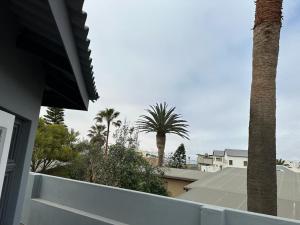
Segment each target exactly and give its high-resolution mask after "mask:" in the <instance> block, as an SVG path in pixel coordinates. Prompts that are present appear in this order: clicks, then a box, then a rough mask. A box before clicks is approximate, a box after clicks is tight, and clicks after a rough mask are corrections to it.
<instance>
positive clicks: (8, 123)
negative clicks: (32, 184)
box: [0, 110, 15, 198]
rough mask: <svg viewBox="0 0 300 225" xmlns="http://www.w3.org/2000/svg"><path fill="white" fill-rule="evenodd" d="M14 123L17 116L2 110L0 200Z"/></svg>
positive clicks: (0, 118) (0, 116)
mask: <svg viewBox="0 0 300 225" xmlns="http://www.w3.org/2000/svg"><path fill="white" fill-rule="evenodd" d="M14 121H15V116H13V115H11V114H9V113H6V112H3V111H1V110H0V198H1V193H2V187H3V181H4V177H5V171H6V165H7V158H8V154H9V149H10V142H11V137H12V132H13V127H14Z"/></svg>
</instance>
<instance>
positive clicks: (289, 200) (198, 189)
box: [178, 167, 300, 219]
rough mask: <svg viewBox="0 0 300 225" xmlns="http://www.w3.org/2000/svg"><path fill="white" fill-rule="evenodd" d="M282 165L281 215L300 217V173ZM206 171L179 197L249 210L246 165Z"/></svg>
mask: <svg viewBox="0 0 300 225" xmlns="http://www.w3.org/2000/svg"><path fill="white" fill-rule="evenodd" d="M278 168H279V169H278V171H277V183H278V215H279V216H282V217H287V218H292V219H300V173H294V172H292V171H290V170H288V169H286V168H285V167H278ZM204 174H206V175H205V176H200V178H199V179H198V180H197V181H196V182H193V183H191V184H189V185H187V186H186V189H189V191H188V192H186V193H184V194H182V195H180V196H178V198H179V199H185V200H190V201H195V202H200V203H205V204H212V205H218V206H222V207H229V208H234V209H241V210H246V206H247V189H246V187H247V186H246V182H247V170H246V169H238V168H226V169H223V170H222V171H219V172H216V173H204Z"/></svg>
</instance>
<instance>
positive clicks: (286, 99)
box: [66, 0, 300, 158]
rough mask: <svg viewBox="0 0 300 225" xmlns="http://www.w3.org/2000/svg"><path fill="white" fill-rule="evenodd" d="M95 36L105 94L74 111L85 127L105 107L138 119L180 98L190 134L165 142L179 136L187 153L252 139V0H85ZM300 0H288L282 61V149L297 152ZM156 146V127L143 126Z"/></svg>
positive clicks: (146, 145) (170, 146) (173, 143)
mask: <svg viewBox="0 0 300 225" xmlns="http://www.w3.org/2000/svg"><path fill="white" fill-rule="evenodd" d="M84 7H85V11H87V13H88V20H87V23H88V26H89V27H90V33H89V38H90V39H91V49H92V57H93V65H94V72H95V76H96V83H97V87H98V91H99V93H100V96H101V97H100V100H99V101H97V102H96V103H94V104H90V108H89V112H88V113H86V112H79V111H67V118H66V120H67V123H69V124H70V126H72V127H74V128H76V129H78V130H80V131H81V133H82V134H83V135H84V134H86V131H87V130H88V128H89V127H90V126H91V124H92V121H93V117H94V115H95V114H96V113H97V112H98V111H99V110H102V109H104V108H106V107H113V108H115V109H116V110H118V111H120V112H121V118H127V119H128V120H130V121H132V122H134V121H136V119H137V118H138V116H139V115H141V114H143V113H144V109H145V108H147V106H148V105H150V104H155V103H156V102H162V101H166V102H168V103H169V105H172V106H176V109H177V112H178V113H180V114H182V115H183V117H184V118H185V119H187V120H188V122H189V124H190V135H191V140H190V141H186V140H182V139H181V138H179V137H176V136H172V135H169V136H168V139H167V145H166V151H167V152H171V151H174V150H175V149H176V147H177V146H178V145H179V144H180V143H181V142H183V143H185V144H186V145H187V150H188V154H190V155H195V154H197V153H200V152H206V151H211V150H213V149H224V148H244V149H246V148H247V142H248V120H249V96H250V85H251V60H252V58H251V57H252V55H251V54H252V52H251V51H252V26H253V20H254V10H255V8H254V7H255V6H254V2H253V1H236V0H229V1H222V0H218V1H201V2H200V1H197V0H188V1H182V0H172V1H170V0H169V1H167V0H151V1H145V0H144V1H141V0H125V1H121V0H110V1H104V0H99V1H98V0H97V1H94V0H86V2H85V6H84ZM299 7H300V4H299V3H296V1H289V2H288V3H285V5H284V23H283V28H282V36H281V50H280V61H279V68H278V132H277V133H278V137H277V140H278V155H279V156H281V157H285V158H299V157H300V151H298V149H299V150H300V141H298V140H299V138H298V134H299V133H300V124H299V123H298V122H297V121H298V120H299V119H298V118H300V117H299V113H300V108H299V106H298V104H297V102H298V96H299V90H298V89H299V88H298V87H299V85H298V84H299V81H300V78H298V77H299V72H300V69H299V66H298V65H297V64H299V63H298V58H299V57H297V56H298V54H300V53H299V52H300V44H299V43H300V40H299V38H300V28H299V27H300V26H299V22H300V18H299V16H298V15H297V14H298V12H299V10H297V9H300V8H299ZM140 141H141V147H142V148H143V149H145V150H150V151H152V150H155V149H156V146H155V135H149V134H143V135H141V136H140Z"/></svg>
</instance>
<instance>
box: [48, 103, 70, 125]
mask: <svg viewBox="0 0 300 225" xmlns="http://www.w3.org/2000/svg"><path fill="white" fill-rule="evenodd" d="M46 113H47V114H46V115H44V119H45V122H46V123H47V124H62V125H63V124H64V121H65V110H64V109H61V108H55V107H48V108H47V110H46Z"/></svg>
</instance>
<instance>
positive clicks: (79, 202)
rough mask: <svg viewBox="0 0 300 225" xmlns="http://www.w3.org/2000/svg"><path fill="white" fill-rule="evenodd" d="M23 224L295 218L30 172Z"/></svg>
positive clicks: (205, 223) (206, 223) (223, 223)
mask: <svg viewBox="0 0 300 225" xmlns="http://www.w3.org/2000/svg"><path fill="white" fill-rule="evenodd" d="M21 222H22V223H23V224H24V225H100V224H133V225H156V224H157V225H185V224H186V225H241V224H243V225H262V224H263V225H282V224H284V225H294V224H299V222H297V221H295V220H288V219H283V218H278V217H273V216H266V215H261V214H256V213H249V212H244V211H238V210H233V209H227V208H221V207H215V206H210V205H203V204H198V203H193V202H189V201H183V200H177V199H173V198H168V197H162V196H157V195H152V194H146V193H141V192H136V191H131V190H124V189H120V188H114V187H108V186H103V185H98V184H91V183H86V182H80V181H74V180H69V179H64V178H59V177H53V176H47V175H41V174H30V177H29V182H28V189H27V195H26V199H25V203H24V211H23V216H22V221H21Z"/></svg>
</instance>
